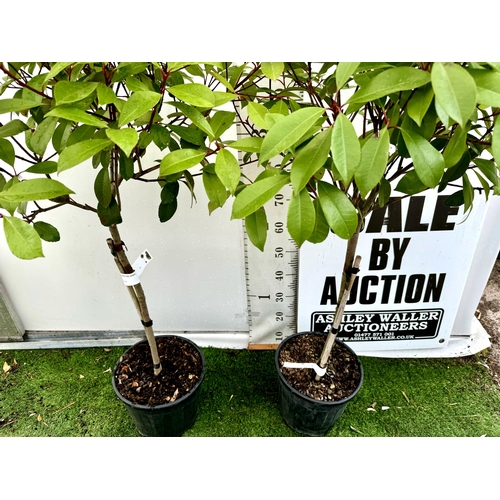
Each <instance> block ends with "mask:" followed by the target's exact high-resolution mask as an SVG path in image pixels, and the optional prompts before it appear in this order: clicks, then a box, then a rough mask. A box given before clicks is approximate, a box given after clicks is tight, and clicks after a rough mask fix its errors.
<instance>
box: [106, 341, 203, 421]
mask: <svg viewBox="0 0 500 500" xmlns="http://www.w3.org/2000/svg"><path fill="white" fill-rule="evenodd" d="M160 337H174V338H177V339H182V340H185V341H186V342H188V343H190V344H191V345H192V346H194V347H195V348H196V350H197V351H198V353H199V355H200V357H201V374H200V376H199V378H198V380H197V382H196V384H195V385H194V386H193V387H192V388H191V389H190V391H189V392H188V393H186V394H184V396H182V397H180V398H179V399H176V400H175V401H174V402H173V403H164V404H161V405H153V406H149V405H141V404H137V403H133V402H132V401H130V400H129V399H127V398H126V397H124V396H123V395H122V394H121V393H120V391H119V390H118V387H117V386H116V381H115V374H116V370H117V368H118V365H119V364H120V362H121V358H122V356H123V355H124V354H126V353H127V352H129V351H131V350H132V349H133V348H134V347H136V346H138V345H140V344H144V343H145V342H147V339H143V340H140V341H139V342H136V343H135V344H134V345H131V346H130V347H129V348H128V349H127V350H126V351H125V352H124V353H123V354H122V355H121V356H120V358H119V359H118V361H117V362H116V364H115V367H114V368H113V376H112V377H111V382H112V384H113V389H114V391H115V394H116V396H117V397H118V399H119V400H120V401H122V402H123V403H124V404H126V405H127V406H131V407H132V408H137V409H139V410H141V409H142V410H149V411H155V410H157V411H161V410H164V409H166V408H174V407H175V406H177V405H179V404H182V403H183V402H184V401H185V400H186V399H187V398H189V397H190V396H191V395H192V394H193V393H194V392H195V391H196V390H197V389H198V388H199V386H200V384H201V383H202V381H203V378H204V377H205V372H206V364H205V356H204V355H203V352H202V351H201V349H200V348H199V346H198V345H196V344H195V343H194V342H193V341H192V340H190V339H188V338H186V337H182V336H181V335H172V334H166V335H155V338H160Z"/></svg>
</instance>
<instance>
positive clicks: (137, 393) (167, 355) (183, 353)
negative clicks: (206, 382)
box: [115, 337, 203, 406]
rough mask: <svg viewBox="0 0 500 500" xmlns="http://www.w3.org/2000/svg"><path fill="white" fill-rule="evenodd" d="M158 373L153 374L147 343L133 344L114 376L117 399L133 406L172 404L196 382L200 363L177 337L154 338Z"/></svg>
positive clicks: (195, 354)
mask: <svg viewBox="0 0 500 500" xmlns="http://www.w3.org/2000/svg"><path fill="white" fill-rule="evenodd" d="M156 344H157V346H158V354H159V356H160V361H161V364H162V371H161V373H160V374H159V375H158V376H155V375H154V372H153V360H152V358H151V352H150V350H149V345H148V343H147V342H143V343H141V344H136V345H135V346H134V347H133V348H132V349H131V350H129V351H128V352H126V353H125V354H124V355H123V356H122V357H121V358H120V363H119V365H118V367H117V370H116V374H115V382H116V387H117V388H118V390H119V391H120V393H121V395H122V396H123V397H124V398H126V399H128V400H129V401H131V402H132V403H134V404H140V405H145V406H157V405H160V404H165V403H173V402H174V401H176V400H177V399H179V398H181V397H182V396H184V395H185V394H187V393H188V392H189V391H190V390H191V389H192V388H193V387H194V386H195V385H196V382H197V381H198V379H199V378H200V376H201V374H202V370H203V365H202V360H201V356H200V354H199V352H198V351H197V349H196V348H195V347H194V346H193V345H192V344H191V343H189V342H187V341H185V340H184V339H182V338H179V337H156Z"/></svg>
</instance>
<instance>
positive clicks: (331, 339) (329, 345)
mask: <svg viewBox="0 0 500 500" xmlns="http://www.w3.org/2000/svg"><path fill="white" fill-rule="evenodd" d="M360 263H361V257H360V256H359V255H357V256H356V258H355V259H354V264H353V268H354V269H359V265H360ZM356 277H357V274H355V273H351V277H350V279H349V283H348V284H347V287H346V289H345V290H344V293H343V294H342V297H341V299H340V302H339V304H338V305H337V309H336V311H335V317H334V318H333V324H332V329H331V330H330V332H329V333H328V336H327V337H326V342H325V345H324V347H323V352H322V353H321V357H320V360H319V363H318V365H319V366H320V367H321V368H325V366H326V364H327V362H328V358H329V357H330V353H331V352H332V349H333V346H334V344H335V339H336V338H337V334H338V329H339V326H340V323H342V317H343V315H344V309H345V306H346V304H347V300H348V299H349V295H350V294H351V289H352V286H353V285H354V281H356ZM320 379H321V376H320V375H316V380H320Z"/></svg>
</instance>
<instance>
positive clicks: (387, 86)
mask: <svg viewBox="0 0 500 500" xmlns="http://www.w3.org/2000/svg"><path fill="white" fill-rule="evenodd" d="M430 79H431V77H430V75H429V73H427V72H426V71H422V70H420V69H417V68H411V67H408V66H403V67H400V68H391V69H388V70H385V71H382V72H381V73H379V74H378V75H376V76H374V77H373V78H372V79H371V80H370V81H369V82H368V83H367V84H366V85H364V86H362V87H361V88H360V89H359V90H358V91H357V92H355V93H354V95H353V96H352V97H351V98H350V99H349V100H348V101H347V102H348V103H349V104H354V103H365V102H368V101H373V100H375V99H378V98H380V97H384V96H386V95H389V94H393V93H394V92H400V91H401V90H413V89H415V88H418V87H421V86H422V85H425V84H426V83H429V81H430Z"/></svg>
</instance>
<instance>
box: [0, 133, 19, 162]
mask: <svg viewBox="0 0 500 500" xmlns="http://www.w3.org/2000/svg"><path fill="white" fill-rule="evenodd" d="M0 160H3V161H4V162H5V163H8V164H9V165H10V166H11V167H13V166H14V162H15V161H16V152H15V150H14V146H13V145H12V144H11V143H10V141H8V140H7V139H0Z"/></svg>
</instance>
